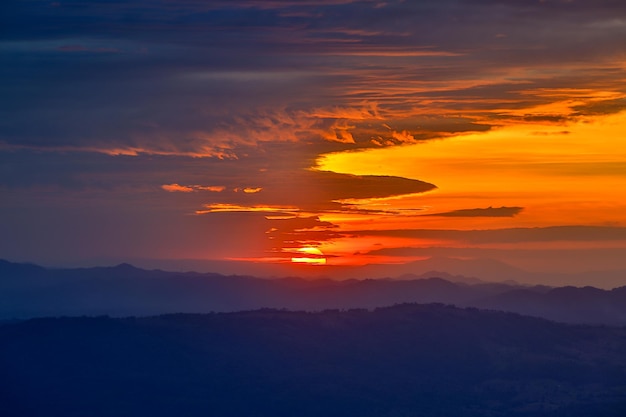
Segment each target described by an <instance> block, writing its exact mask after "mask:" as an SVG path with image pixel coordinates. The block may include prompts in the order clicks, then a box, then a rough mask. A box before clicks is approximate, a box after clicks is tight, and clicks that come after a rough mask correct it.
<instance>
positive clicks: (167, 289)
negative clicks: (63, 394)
mask: <svg viewBox="0 0 626 417" xmlns="http://www.w3.org/2000/svg"><path fill="white" fill-rule="evenodd" d="M436 275H437V273H435V272H431V273H428V274H425V275H421V276H418V275H404V276H401V277H398V278H397V279H367V280H345V281H334V280H330V279H317V280H307V279H302V278H293V277H292V278H281V279H261V278H255V277H251V276H224V275H220V274H207V273H202V274H201V273H192V272H188V273H181V272H166V271H160V270H152V271H149V270H144V269H139V268H135V267H133V266H132V265H129V264H121V265H118V266H115V267H100V268H77V269H48V268H42V267H39V266H36V265H31V264H17V263H11V262H7V261H0V319H5V320H7V319H13V318H18V319H20V318H31V317H44V316H77V315H92V316H93V315H110V316H118V317H120V316H147V315H157V314H165V313H208V312H232V311H241V310H254V309H259V308H284V309H290V310H307V311H319V310H324V309H332V308H338V309H350V308H375V307H382V306H389V305H393V304H398V303H407V302H409V303H433V302H436V303H445V304H453V305H457V306H461V307H477V308H483V309H493V310H502V311H509V312H516V313H520V314H525V315H530V316H536V317H542V318H547V319H551V320H557V321H561V322H568V323H586V324H608V325H626V287H620V288H615V289H612V290H602V289H597V288H593V287H557V288H552V287H547V286H523V285H520V284H516V283H515V282H504V283H502V282H501V283H486V282H482V281H480V280H477V279H471V278H465V277H462V276H453V275H448V274H440V276H441V277H443V278H441V277H436ZM444 278H445V279H444Z"/></svg>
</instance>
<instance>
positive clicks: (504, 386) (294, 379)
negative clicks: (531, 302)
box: [0, 304, 626, 417]
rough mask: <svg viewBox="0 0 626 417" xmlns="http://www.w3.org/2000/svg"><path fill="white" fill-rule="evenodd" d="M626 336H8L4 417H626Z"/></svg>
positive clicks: (119, 327)
mask: <svg viewBox="0 0 626 417" xmlns="http://www.w3.org/2000/svg"><path fill="white" fill-rule="evenodd" d="M624 352H626V329H625V328H619V327H606V326H589V325H569V324H561V323H556V322H552V321H548V320H544V319H539V318H532V317H525V316H520V315H517V314H513V313H503V312H495V311H481V310H478V309H472V308H469V309H460V308H457V307H453V306H444V305H441V304H431V305H418V304H403V305H397V306H394V307H385V308H380V309H375V310H373V311H369V310H364V309H358V310H343V311H340V310H326V311H323V312H316V313H307V312H290V311H281V310H270V309H265V310H257V311H248V312H237V313H213V314H202V315H201V314H196V315H188V314H176V315H163V316H156V317H148V318H107V317H96V318H87V317H82V318H80V317H75V318H42V319H32V320H27V321H19V322H16V323H11V324H4V325H0V370H1V372H0V403H1V404H2V415H3V416H4V417H17V416H20V417H30V416H42V415H46V416H51V417H57V416H58V417H61V416H63V417H73V416H85V415H89V416H92V417H119V416H135V415H149V416H154V417H159V416H171V415H184V416H188V417H195V416H208V415H210V416H215V417H241V416H256V417H266V416H267V417H269V416H272V417H287V416H289V417H291V416H299V417H314V416H315V417H319V416H324V417H352V416H354V417H357V416H358V417H402V416H416V415H419V416H422V417H434V416H465V417H505V416H506V417H511V416H514V417H531V416H532V417H557V416H560V417H565V416H567V417H583V416H585V417H589V416H603V417H618V416H619V417H623V416H624V415H626V355H624Z"/></svg>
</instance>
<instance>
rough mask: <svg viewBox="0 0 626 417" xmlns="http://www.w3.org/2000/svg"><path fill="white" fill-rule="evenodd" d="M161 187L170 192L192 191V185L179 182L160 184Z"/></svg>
mask: <svg viewBox="0 0 626 417" xmlns="http://www.w3.org/2000/svg"><path fill="white" fill-rule="evenodd" d="M161 188H163V189H164V190H165V191H168V192H170V193H177V192H180V193H192V192H194V189H193V187H188V186H186V185H180V184H163V185H162V186H161Z"/></svg>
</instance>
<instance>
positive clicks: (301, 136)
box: [0, 0, 626, 284]
mask: <svg viewBox="0 0 626 417" xmlns="http://www.w3.org/2000/svg"><path fill="white" fill-rule="evenodd" d="M0 28H1V29H0V34H1V35H0V57H1V58H0V62H1V65H0V192H1V194H2V198H1V199H0V213H1V216H0V236H1V237H2V238H1V239H0V258H4V259H8V260H11V261H21V262H23V261H28V262H37V263H42V264H44V265H50V266H72V265H100V264H115V263H119V262H123V261H138V260H144V261H146V265H149V262H147V260H157V259H161V260H200V261H215V262H220V265H221V268H222V270H220V272H231V273H234V272H240V270H238V269H237V268H238V267H239V266H241V265H244V264H245V265H257V266H259V268H261V266H263V267H267V266H272V265H276V266H282V267H284V266H286V265H288V266H293V267H294V268H295V269H293V270H294V271H302V270H303V268H307V269H308V270H315V271H316V272H315V273H316V274H318V273H319V274H320V275H324V274H328V275H332V274H333V271H334V270H335V269H337V268H344V269H346V268H348V269H349V268H353V267H355V266H363V265H375V264H406V263H409V262H414V261H420V260H425V259H428V258H433V257H435V258H437V259H440V258H442V259H446V258H450V259H456V260H478V261H480V260H495V261H498V262H503V263H505V264H507V265H510V266H513V267H516V268H521V269H523V270H527V271H541V272H567V273H573V272H581V271H587V270H590V271H593V270H599V271H604V270H625V271H626V2H624V1H623V0H597V1H582V0H508V1H505V0H500V1H498V0H436V1H435V0H432V1H431V0H424V1H409V0H406V1H402V0H389V1H367V0H362V1H352V0H327V1H308V0H303V1H293V0H269V1H261V0H241V1H236V0H228V1H227V0H212V1H200V0H134V1H130V0H115V1H112V0H91V1H63V0H60V1H39V0H20V1H18V0H3V1H2V2H0ZM189 265H190V266H189V268H191V265H192V263H189ZM228 265H231V266H232V268H231V269H230V270H229V267H228ZM333 268H335V269H333ZM277 271H278V269H277ZM281 271H286V269H282V270H281ZM318 271H319V272H318ZM322 271H323V272H322ZM591 284H593V283H591ZM624 284H626V274H625V278H624Z"/></svg>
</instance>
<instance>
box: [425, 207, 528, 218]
mask: <svg viewBox="0 0 626 417" xmlns="http://www.w3.org/2000/svg"><path fill="white" fill-rule="evenodd" d="M523 209H524V208H523V207H487V208H474V209H460V210H453V211H446V212H443V213H433V214H425V215H424V216H439V217H513V216H516V215H517V214H519V213H520V212H521V211H522V210H523Z"/></svg>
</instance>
